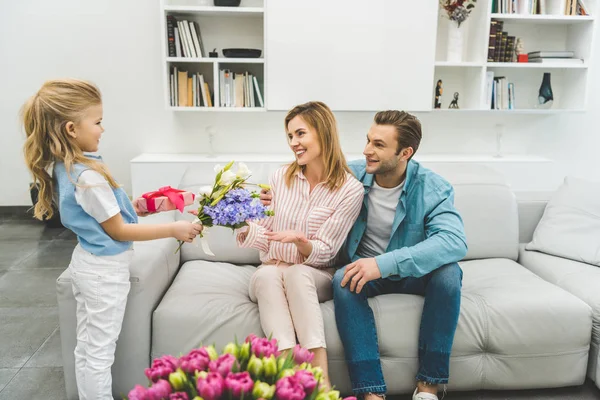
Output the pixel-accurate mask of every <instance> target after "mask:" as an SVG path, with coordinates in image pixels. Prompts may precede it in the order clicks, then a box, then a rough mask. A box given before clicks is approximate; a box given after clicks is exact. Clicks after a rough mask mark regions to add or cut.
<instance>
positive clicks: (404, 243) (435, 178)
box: [342, 160, 467, 279]
mask: <svg viewBox="0 0 600 400" xmlns="http://www.w3.org/2000/svg"><path fill="white" fill-rule="evenodd" d="M349 166H350V169H351V170H352V172H353V173H354V175H355V176H356V178H357V179H358V180H359V181H361V182H362V183H363V186H364V188H365V196H364V199H363V206H362V208H361V210H360V214H359V216H358V219H357V220H356V222H355V223H354V226H353V227H352V229H351V230H350V233H349V234H348V239H347V240H346V243H345V245H344V248H343V251H344V254H342V255H343V256H345V257H346V258H347V260H351V261H356V260H358V259H359V258H360V257H358V256H357V254H356V251H357V249H358V245H359V244H360V241H361V240H362V237H363V235H364V233H365V229H366V227H367V213H368V212H369V208H368V195H369V190H370V189H371V186H372V185H373V175H372V174H368V173H366V162H365V160H355V161H351V162H350V163H349ZM466 254H467V240H466V237H465V232H464V225H463V221H462V218H461V217H460V215H459V213H458V212H457V210H456V209H455V208H454V189H453V188H452V185H450V183H448V182H447V181H446V180H445V179H444V178H442V177H441V176H439V175H438V174H436V173H434V172H433V171H431V170H429V169H427V168H424V167H422V166H421V165H420V164H419V163H418V162H416V161H414V160H410V161H409V162H408V165H407V169H406V180H405V183H404V188H403V189H402V192H401V193H400V198H399V201H398V207H397V208H396V215H395V217H394V222H393V225H392V234H391V236H390V242H389V244H388V246H387V249H386V253H384V254H381V255H379V256H376V257H375V260H376V261H377V265H378V266H379V270H380V271H381V276H382V278H390V279H401V278H406V277H409V276H411V277H421V276H424V275H427V274H428V273H430V272H431V271H433V270H435V269H437V268H439V267H441V266H443V265H446V264H450V263H453V262H458V261H460V260H461V259H462V258H463V257H464V256H465V255H466Z"/></svg>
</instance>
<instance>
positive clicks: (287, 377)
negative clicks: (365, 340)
mask: <svg viewBox="0 0 600 400" xmlns="http://www.w3.org/2000/svg"><path fill="white" fill-rule="evenodd" d="M312 359H313V354H312V353H311V352H310V351H308V350H307V349H304V348H301V347H300V346H296V347H294V349H293V350H292V351H290V352H289V354H288V356H287V357H284V356H282V355H281V353H280V351H279V350H278V348H277V341H276V340H275V339H271V340H269V339H266V338H258V337H256V336H255V335H250V336H248V337H247V338H246V340H245V342H244V343H243V344H241V345H240V344H238V343H229V344H228V345H227V346H225V348H224V349H223V353H222V354H221V355H219V354H217V351H216V350H215V348H214V347H213V346H206V347H201V348H198V349H193V350H192V351H190V352H189V353H188V354H185V355H183V356H181V357H179V358H175V357H173V356H170V355H166V356H162V357H160V358H157V359H155V360H154V361H153V362H152V366H151V367H150V368H146V371H145V373H146V376H147V377H148V379H149V381H150V385H149V387H143V386H141V385H136V387H135V388H133V390H131V391H130V392H129V395H128V397H127V399H128V400H222V399H223V400H224V399H227V400H244V399H246V400H263V399H264V400H304V399H309V400H342V399H341V398H340V392H339V391H337V390H327V389H325V387H324V386H323V378H322V376H323V371H322V370H321V368H318V367H312V366H311V365H310V363H311V361H312ZM343 400H356V398H355V397H346V398H345V399H343Z"/></svg>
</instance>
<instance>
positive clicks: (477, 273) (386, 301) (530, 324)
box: [152, 259, 592, 393]
mask: <svg viewBox="0 0 600 400" xmlns="http://www.w3.org/2000/svg"><path fill="white" fill-rule="evenodd" d="M461 266H462V268H463V271H464V280H463V297H462V304H461V314H460V318H459V323H458V328H457V332H456V336H455V340H454V347H453V350H452V358H451V377H450V381H451V386H452V388H453V390H457V389H460V390H472V389H481V388H493V389H507V388H531V387H543V386H546V387H553V386H565V385H577V384H581V383H582V382H583V380H584V378H585V371H586V366H587V357H588V350H589V343H590V331H591V323H592V322H591V319H592V317H591V311H590V308H589V306H587V305H586V304H585V303H584V302H583V301H581V300H579V299H578V298H577V297H575V296H573V295H571V294H570V293H568V292H566V291H564V290H563V289H561V288H559V287H557V286H555V285H552V284H551V283H549V282H546V281H544V280H543V279H541V278H539V277H538V276H536V275H535V274H533V273H532V272H530V271H528V270H527V269H525V268H523V267H521V266H520V265H518V264H517V263H515V262H514V261H511V260H507V259H488V260H473V261H468V262H464V263H462V264H461ZM253 272H254V267H252V266H243V267H239V266H234V265H231V264H226V263H216V262H215V263H213V262H208V261H190V262H187V263H185V264H184V265H183V266H182V268H181V271H180V272H179V274H178V276H177V278H176V279H175V281H174V283H173V285H172V286H171V288H170V289H169V291H168V292H167V293H166V295H165V297H164V299H163V301H162V302H161V304H160V305H159V307H158V308H157V309H156V311H155V313H154V317H153V338H152V355H153V357H157V356H160V355H163V354H175V355H178V354H180V353H181V352H186V351H188V350H190V349H191V348H192V347H194V346H198V345H199V344H200V343H205V344H215V345H216V346H217V348H218V349H222V347H223V346H224V345H225V344H226V343H228V342H229V341H231V340H233V338H234V337H236V336H237V338H238V339H243V338H244V337H245V336H246V335H248V334H249V333H256V334H261V333H262V330H261V328H260V320H259V314H258V308H257V306H256V304H254V303H252V302H251V301H250V298H249V295H248V284H249V280H250V277H251V275H252V273H253ZM369 303H370V304H371V307H372V309H373V311H374V314H375V318H376V323H377V328H378V332H379V341H380V350H381V356H382V364H383V370H384V375H385V377H386V380H387V382H388V385H389V390H390V393H401V392H408V391H410V390H411V389H412V388H413V385H414V376H415V374H416V371H417V342H418V332H419V325H420V317H421V312H422V308H423V298H422V297H420V296H413V295H399V294H392V295H385V296H380V297H377V298H373V299H370V300H369ZM321 309H322V312H323V316H324V322H325V332H326V341H327V352H328V355H329V365H330V374H331V378H332V380H333V382H335V384H336V386H337V387H339V388H340V389H341V390H342V391H346V393H347V391H348V390H349V380H348V375H347V371H346V365H345V361H344V352H343V347H342V344H341V341H340V338H339V335H338V332H337V327H336V323H335V315H334V307H333V301H328V302H326V303H323V304H322V305H321ZM550 370H552V371H553V372H552V373H549V372H548V371H550Z"/></svg>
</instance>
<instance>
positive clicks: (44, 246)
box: [0, 212, 600, 400]
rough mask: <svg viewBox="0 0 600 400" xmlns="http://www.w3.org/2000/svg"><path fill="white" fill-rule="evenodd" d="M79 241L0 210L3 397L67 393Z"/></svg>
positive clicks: (544, 395) (531, 395) (23, 399)
mask: <svg viewBox="0 0 600 400" xmlns="http://www.w3.org/2000/svg"><path fill="white" fill-rule="evenodd" d="M75 244H76V241H75V238H74V236H73V235H72V234H71V233H70V232H68V231H65V230H64V229H62V228H47V227H46V226H45V225H44V224H42V223H38V222H36V221H33V220H23V219H19V218H16V217H14V216H6V215H4V216H3V215H2V213H1V212H0V400H37V399H44V400H55V399H56V400H60V399H64V398H65V394H64V392H65V388H64V383H63V373H62V362H61V353H60V332H59V329H58V313H57V305H56V289H55V288H56V283H55V281H56V278H57V277H58V276H59V275H60V274H61V272H62V271H63V269H64V268H65V267H66V266H67V265H68V262H69V259H70V257H71V252H72V250H73V247H74V246H75ZM445 398H446V399H448V400H452V399H457V400H458V399H461V400H462V399H464V400H486V399H495V400H500V399H506V400H508V399H511V400H512V399H515V400H516V399H536V400H542V399H544V400H593V399H599V400H600V391H599V390H598V389H597V388H596V386H595V385H594V383H593V382H591V381H587V382H586V383H585V384H584V385H583V386H579V387H571V388H562V389H555V390H532V391H518V392H515V391H503V392H490V391H479V392H470V393H455V392H449V393H448V394H447V395H446V397H445ZM408 399H410V396H398V397H396V396H393V399H392V400H408Z"/></svg>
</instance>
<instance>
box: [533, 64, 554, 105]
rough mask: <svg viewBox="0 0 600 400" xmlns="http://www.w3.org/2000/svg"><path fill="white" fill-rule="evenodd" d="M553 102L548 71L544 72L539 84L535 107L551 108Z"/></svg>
mask: <svg viewBox="0 0 600 400" xmlns="http://www.w3.org/2000/svg"><path fill="white" fill-rule="evenodd" d="M553 103H554V95H553V94H552V85H551V84H550V72H544V78H543V79H542V84H541V85H540V91H539V93H538V104H537V105H536V107H537V108H545V109H548V108H551V107H552V104H553Z"/></svg>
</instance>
